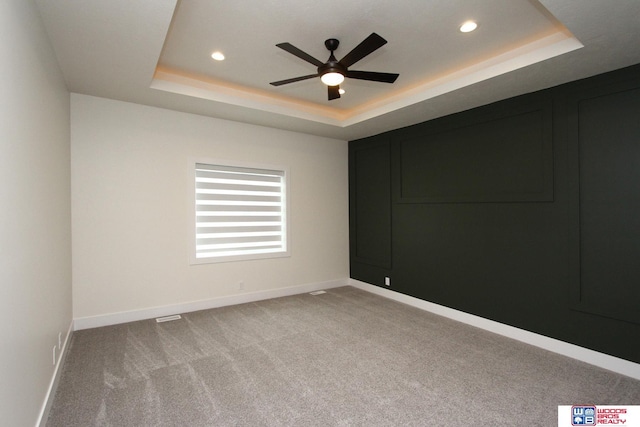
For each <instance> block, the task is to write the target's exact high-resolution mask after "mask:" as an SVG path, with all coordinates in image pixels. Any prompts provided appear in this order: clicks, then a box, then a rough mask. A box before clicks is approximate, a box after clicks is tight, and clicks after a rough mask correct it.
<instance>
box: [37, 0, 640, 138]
mask: <svg viewBox="0 0 640 427" xmlns="http://www.w3.org/2000/svg"><path fill="white" fill-rule="evenodd" d="M36 1H37V3H38V5H39V8H40V11H41V15H42V18H43V21H44V23H45V26H46V28H47V31H48V33H49V37H50V39H51V41H52V44H53V46H54V50H55V51H56V55H57V57H58V61H59V63H60V67H61V68H62V71H63V73H64V76H65V79H66V82H67V86H68V88H69V90H70V91H72V92H77V93H82V94H88V95H95V96H102V97H106V98H112V99H119V100H123V101H128V102H137V103H140V104H145V105H153V106H158V107H162V108H170V109H174V110H178V111H184V112H190V113H195V114H202V115H208V116H212V117H220V118H224V119H230V120H237V121H242V122H247V123H254V124H258V125H265V126H273V127H277V128H282V129H289V130H294V131H301V132H307V133H311V134H317V135H323V136H328V137H333V138H340V139H354V138H360V137H364V136H369V135H373V134H376V133H380V132H383V131H387V130H391V129H395V128H398V127H402V126H407V125H411V124H414V123H418V122H421V121H425V120H429V119H432V118H435V117H439V116H442V115H445V114H450V113H453V112H456V111H461V110H465V109H468V108H473V107H475V106H478V105H482V104H485V103H488V102H493V101H497V100H499V99H503V98H507V97H510V96H515V95H519V94H522V93H527V92H531V91H534V90H539V89H543V88H546V87H550V86H554V85H557V84H561V83H565V82H567V81H570V80H575V79H578V78H582V77H588V76H590V75H594V74H598V73H601V72H605V71H610V70H613V69H616V68H621V67H624V66H627V65H632V64H635V63H638V62H640V48H638V47H637V46H638V45H639V43H638V42H637V41H638V40H640V30H639V29H638V28H637V17H638V16H640V2H636V1H617V2H604V1H601V0H582V1H580V2H575V1H572V0H540V1H536V0H484V1H482V2H478V1H471V0H432V1H424V0H407V1H402V2H388V1H382V0H356V1H350V2H344V1H338V0H327V1H325V2H312V1H306V0H297V1H295V0H263V1H257V0H236V1H233V2H230V1H210V0H180V1H178V0H154V1H150V0H147V1H133V2H132V1H130V0H110V1H109V2H105V1H101V0H84V1H83V2H77V1H75V0H36ZM466 20H475V21H477V22H478V24H479V27H478V29H477V30H476V31H474V32H472V33H468V34H464V33H461V32H459V31H458V27H459V26H460V24H462V23H463V22H464V21H466ZM372 32H376V33H378V34H380V35H381V36H382V37H384V38H385V39H386V40H387V41H388V43H387V44H386V45H384V46H382V47H381V48H380V49H378V50H376V51H375V52H373V53H372V54H371V55H369V56H367V57H365V58H363V59H362V60H361V61H359V62H357V63H356V64H354V65H353V66H351V67H350V69H352V70H366V71H380V72H391V73H399V74H400V77H399V78H398V80H397V81H396V82H395V83H394V84H387V83H377V82H368V81H363V80H356V79H347V80H346V81H345V82H344V83H343V84H342V85H341V86H342V88H344V89H345V90H346V93H345V94H344V95H343V96H342V97H341V98H340V99H337V100H333V101H328V100H327V89H326V86H324V85H323V84H322V83H321V82H320V81H319V79H318V78H314V79H309V80H304V81H301V82H297V83H292V84H289V85H284V86H279V87H274V86H272V85H270V84H269V82H271V81H276V80H283V79H287V78H291V77H297V76H302V75H307V74H314V73H315V72H316V70H315V67H314V66H313V65H312V64H309V63H307V62H305V61H303V60H301V59H299V58H297V57H295V56H293V55H291V54H289V53H288V52H285V51H284V50H281V49H279V48H277V47H276V46H275V45H276V44H277V43H281V42H289V43H291V44H293V45H294V46H296V47H298V48H300V49H302V50H303V51H305V52H307V53H309V54H310V55H312V56H314V57H315V58H317V59H319V60H320V61H322V62H324V61H326V60H327V58H328V56H329V51H328V50H327V49H326V48H325V46H324V40H325V39H327V38H337V39H339V40H340V46H339V48H338V50H337V51H336V52H335V54H336V57H337V58H338V59H340V58H342V57H343V56H344V55H345V54H346V53H348V52H349V51H350V50H351V49H352V48H353V47H355V46H356V45H357V44H358V43H360V42H361V41H362V40H363V39H365V38H366V37H367V36H368V35H369V34H371V33H372ZM215 50H220V51H222V52H224V54H225V55H226V57H227V59H226V60H225V61H222V62H218V61H214V60H213V59H211V57H210V55H211V53H212V52H213V51H215Z"/></svg>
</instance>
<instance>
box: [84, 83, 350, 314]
mask: <svg viewBox="0 0 640 427" xmlns="http://www.w3.org/2000/svg"><path fill="white" fill-rule="evenodd" d="M71 118H72V119H71V123H72V125H71V151H72V155H71V158H72V160H71V163H72V212H73V215H72V216H73V225H72V228H73V310H74V311H73V312H74V317H75V318H85V317H90V316H101V315H107V314H112V313H118V312H127V311H135V310H142V309H147V308H153V307H159V306H167V305H176V304H182V303H187V302H192V301H199V300H207V299H211V298H218V297H226V296H230V295H235V294H239V293H242V292H257V291H264V290H271V289H277V288H282V287H290V286H297V285H304V284H310V283H317V282H323V281H330V280H346V279H347V278H348V276H349V271H348V262H349V256H348V179H347V169H348V168H347V143H346V141H340V140H333V139H327V138H321V137H316V136H311V135H306V134H300V133H294V132H287V131H282V130H276V129H271V128H265V127H259V126H253V125H248V124H241V123H236V122H229V121H225V120H219V119H213V118H208V117H202V116H197V115H192V114H185V113H178V112H175V111H169V110H163V109H159V108H152V107H146V106H141V105H136V104H130V103H125V102H120V101H113V100H107V99H102V98H96V97H90V96H86V95H78V94H72V96H71ZM192 157H204V158H214V159H224V160H231V161H243V162H255V163H266V164H274V165H282V166H288V167H289V168H290V179H289V186H290V212H289V215H290V221H291V223H290V226H291V229H290V233H291V254H292V255H291V257H288V258H276V259H267V260H256V261H238V262H229V263H217V264H205V265H193V266H191V265H189V244H190V242H191V240H190V239H191V238H190V235H189V234H190V228H189V225H190V224H191V222H190V218H191V215H192V214H193V213H192V208H191V206H190V205H189V199H190V198H189V191H190V188H191V186H190V185H191V184H190V182H189V163H188V159H189V158H192ZM240 281H243V282H244V290H243V291H240V290H239V289H238V283H239V282H240Z"/></svg>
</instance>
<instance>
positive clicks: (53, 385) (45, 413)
mask: <svg viewBox="0 0 640 427" xmlns="http://www.w3.org/2000/svg"><path fill="white" fill-rule="evenodd" d="M72 334H73V320H72V321H71V323H70V324H69V329H67V335H66V336H65V338H64V342H63V344H62V348H61V349H60V355H59V356H58V361H57V362H56V366H55V368H54V369H53V376H52V377H51V382H49V387H48V388H47V393H46V394H45V396H44V402H43V403H42V408H40V413H39V414H38V418H37V420H36V427H45V425H46V424H47V419H48V418H49V411H50V410H51V405H52V404H53V397H54V396H55V394H56V389H57V388H58V382H59V381H60V375H61V373H62V365H64V361H65V359H66V358H67V351H68V349H69V343H70V342H71V336H72Z"/></svg>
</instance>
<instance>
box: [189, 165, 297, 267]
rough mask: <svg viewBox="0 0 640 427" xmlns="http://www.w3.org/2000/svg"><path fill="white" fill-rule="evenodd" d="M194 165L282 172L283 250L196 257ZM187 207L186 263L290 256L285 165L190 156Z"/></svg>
mask: <svg viewBox="0 0 640 427" xmlns="http://www.w3.org/2000/svg"><path fill="white" fill-rule="evenodd" d="M198 164H204V165H210V166H221V167H226V168H237V169H262V170H271V171H277V172H281V173H282V178H283V179H282V181H283V184H282V187H283V189H282V195H283V198H284V200H283V202H282V204H281V208H282V216H283V217H284V219H283V221H282V233H283V238H282V243H283V246H284V250H282V251H278V252H265V253H253V254H242V255H223V256H213V257H201V258H198V257H197V249H196V247H197V205H196V202H197V196H196V169H197V165H198ZM188 172H189V175H188V176H189V210H188V212H189V213H190V214H189V217H190V220H189V236H190V245H189V246H190V247H189V264H190V265H201V264H215V263H225V262H236V261H250V260H261V259H271V258H284V257H289V256H291V250H290V248H291V244H290V242H291V227H290V226H289V224H290V209H289V204H290V203H289V202H290V197H289V187H290V182H289V181H290V172H289V168H288V167H286V166H281V165H273V164H263V163H251V162H240V161H230V160H222V159H214V158H190V159H189V171H188Z"/></svg>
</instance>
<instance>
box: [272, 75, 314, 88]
mask: <svg viewBox="0 0 640 427" xmlns="http://www.w3.org/2000/svg"><path fill="white" fill-rule="evenodd" d="M314 77H318V74H309V75H308V76H300V77H294V78H292V79H286V80H280V81H277V82H271V83H269V84H271V85H273V86H282V85H286V84H288V83H295V82H299V81H301V80H307V79H312V78H314Z"/></svg>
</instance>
